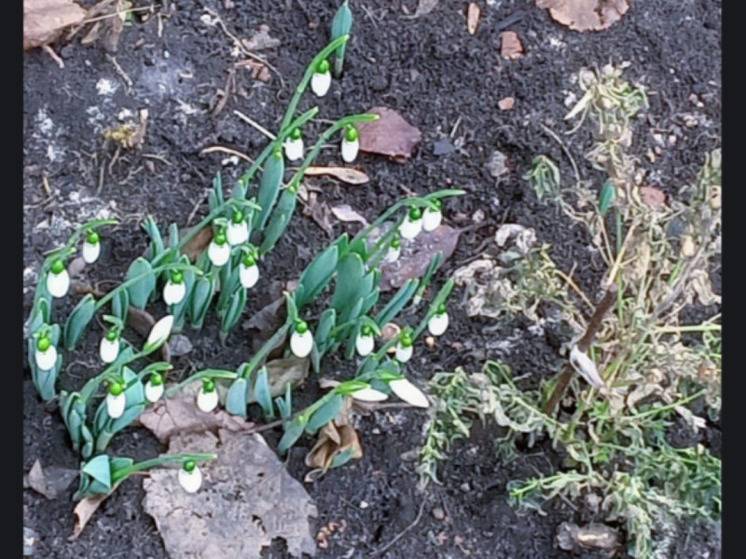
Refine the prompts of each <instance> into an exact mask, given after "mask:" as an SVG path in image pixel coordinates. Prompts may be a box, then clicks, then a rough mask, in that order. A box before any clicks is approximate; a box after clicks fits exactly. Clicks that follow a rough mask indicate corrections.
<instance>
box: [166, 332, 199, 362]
mask: <svg viewBox="0 0 746 559" xmlns="http://www.w3.org/2000/svg"><path fill="white" fill-rule="evenodd" d="M168 345H169V347H170V348H171V357H181V356H182V355H186V354H188V353H190V352H191V351H192V349H193V347H194V346H192V341H191V340H190V339H189V338H187V337H186V336H185V335H184V334H174V335H173V336H171V337H170V338H169V340H168Z"/></svg>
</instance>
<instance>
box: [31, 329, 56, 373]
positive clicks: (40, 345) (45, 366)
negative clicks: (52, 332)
mask: <svg viewBox="0 0 746 559" xmlns="http://www.w3.org/2000/svg"><path fill="white" fill-rule="evenodd" d="M34 360H35V361H36V366H37V367H38V368H39V370H40V371H51V370H52V369H54V366H55V365H56V364H57V348H56V347H54V344H53V343H52V340H51V339H50V338H49V336H48V335H47V334H43V335H42V336H40V337H39V339H38V340H37V341H36V351H35V352H34Z"/></svg>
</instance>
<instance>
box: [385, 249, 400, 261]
mask: <svg viewBox="0 0 746 559" xmlns="http://www.w3.org/2000/svg"><path fill="white" fill-rule="evenodd" d="M400 254H401V248H394V247H389V250H388V252H387V253H386V262H396V261H397V260H399V255H400Z"/></svg>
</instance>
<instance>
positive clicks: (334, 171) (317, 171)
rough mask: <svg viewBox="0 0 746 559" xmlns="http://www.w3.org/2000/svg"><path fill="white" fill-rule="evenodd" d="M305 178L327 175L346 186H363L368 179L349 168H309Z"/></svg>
mask: <svg viewBox="0 0 746 559" xmlns="http://www.w3.org/2000/svg"><path fill="white" fill-rule="evenodd" d="M304 175H305V176H307V177H313V176H318V175H329V176H330V177H334V178H335V179H337V180H341V181H342V182H346V183H347V184H355V185H357V184H365V183H367V182H368V181H369V180H370V179H369V178H368V175H366V174H365V173H363V172H362V171H358V170H357V169H352V168H350V167H309V168H308V169H306V172H305V173H304Z"/></svg>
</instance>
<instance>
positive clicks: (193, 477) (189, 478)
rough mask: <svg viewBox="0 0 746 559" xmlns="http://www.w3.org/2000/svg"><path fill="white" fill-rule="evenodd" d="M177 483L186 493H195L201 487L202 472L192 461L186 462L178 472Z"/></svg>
mask: <svg viewBox="0 0 746 559" xmlns="http://www.w3.org/2000/svg"><path fill="white" fill-rule="evenodd" d="M179 483H180V484H181V486H182V487H183V488H184V491H186V492H187V493H196V492H197V491H199V488H200V487H201V486H202V472H200V471H199V468H198V467H197V463H196V462H195V461H194V460H187V461H186V462H184V466H182V468H181V469H180V470H179Z"/></svg>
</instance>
